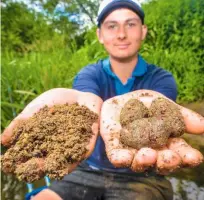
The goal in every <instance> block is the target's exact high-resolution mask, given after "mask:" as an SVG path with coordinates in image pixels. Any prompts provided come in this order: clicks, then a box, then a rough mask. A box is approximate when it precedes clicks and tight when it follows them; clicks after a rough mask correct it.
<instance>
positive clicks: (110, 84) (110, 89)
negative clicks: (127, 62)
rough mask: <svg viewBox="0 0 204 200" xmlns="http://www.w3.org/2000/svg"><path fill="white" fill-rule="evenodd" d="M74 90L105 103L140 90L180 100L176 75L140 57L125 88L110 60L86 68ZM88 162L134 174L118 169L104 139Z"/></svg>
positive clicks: (74, 83) (80, 73) (94, 165)
mask: <svg viewBox="0 0 204 200" xmlns="http://www.w3.org/2000/svg"><path fill="white" fill-rule="evenodd" d="M73 89H76V90H79V91H83V92H91V93H93V94H96V95H98V96H99V97H100V98H102V99H103V101H105V100H107V99H109V98H111V97H114V96H117V95H120V94H124V93H127V92H131V91H135V90H140V89H149V90H154V91H157V92H160V93H162V94H163V95H165V96H167V97H168V98H170V99H172V100H173V101H175V100H176V96H177V87H176V83H175V80H174V78H173V76H172V74H171V73H169V72H167V71H166V70H164V69H162V68H160V67H157V66H155V65H151V64H148V63H147V62H146V61H145V60H144V59H143V58H142V57H141V56H138V62H137V65H136V66H135V69H134V71H133V73H132V76H131V77H130V78H129V79H128V81H127V83H126V84H123V83H122V82H121V81H120V79H119V78H118V77H117V76H116V75H115V74H114V73H113V72H112V70H111V66H110V62H109V59H105V60H100V61H99V62H97V63H95V64H92V65H88V66H86V67H84V68H83V69H82V70H81V71H80V72H79V73H78V74H77V75H76V77H75V79H74V82H73ZM85 162H86V163H87V164H88V165H90V166H93V167H95V168H98V169H101V170H105V171H114V172H119V173H123V172H125V173H127V172H128V173H132V171H131V169H129V168H123V169H122V168H115V167H114V166H113V165H112V164H111V163H110V161H109V160H108V158H107V156H106V152H105V145H104V142H103V140H102V138H101V136H99V137H98V139H97V142H96V145H95V149H94V151H93V153H92V154H91V156H90V157H89V158H88V159H87V160H86V161H85ZM82 165H83V163H82Z"/></svg>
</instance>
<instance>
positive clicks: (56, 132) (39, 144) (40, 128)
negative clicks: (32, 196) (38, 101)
mask: <svg viewBox="0 0 204 200" xmlns="http://www.w3.org/2000/svg"><path fill="white" fill-rule="evenodd" d="M97 121H98V116H97V114H95V113H94V112H92V111H90V110H89V109H88V108H87V107H85V106H79V105H78V104H72V105H68V104H65V105H55V106H53V107H47V106H45V107H44V108H42V109H41V110H40V111H39V112H38V113H36V114H34V115H33V117H31V118H29V119H28V120H26V121H21V122H19V124H18V126H17V127H16V128H15V129H14V131H13V135H14V136H13V140H12V142H11V143H10V144H11V145H10V148H9V149H8V150H7V152H6V153H5V154H4V155H3V156H2V158H1V160H2V170H3V171H4V172H5V173H14V174H16V175H17V177H18V178H19V179H20V180H24V181H28V182H33V181H35V180H38V179H40V178H42V177H43V176H44V174H47V175H48V176H50V177H51V178H55V179H60V178H62V177H63V176H64V175H65V174H67V173H68V169H67V165H68V164H73V163H76V162H79V161H81V160H83V159H84V156H85V154H86V152H87V149H86V147H87V145H88V143H89V141H90V138H91V137H92V135H93V133H92V125H93V123H94V122H97ZM34 158H36V159H43V160H44V162H45V163H44V167H43V169H41V170H39V171H38V170H36V167H35V166H36V162H34V161H33V159H34Z"/></svg>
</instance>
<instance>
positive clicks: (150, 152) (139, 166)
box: [131, 148, 157, 172]
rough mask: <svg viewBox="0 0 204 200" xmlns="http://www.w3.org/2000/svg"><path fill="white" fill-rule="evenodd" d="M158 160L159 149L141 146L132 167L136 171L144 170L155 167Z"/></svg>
mask: <svg viewBox="0 0 204 200" xmlns="http://www.w3.org/2000/svg"><path fill="white" fill-rule="evenodd" d="M156 161H157V151H156V150H154V149H151V148H141V149H140V150H139V151H137V152H136V153H135V156H134V159H133V162H132V165H131V169H132V170H133V171H135V172H144V171H145V170H147V169H148V168H149V167H153V166H154V165H155V163H156Z"/></svg>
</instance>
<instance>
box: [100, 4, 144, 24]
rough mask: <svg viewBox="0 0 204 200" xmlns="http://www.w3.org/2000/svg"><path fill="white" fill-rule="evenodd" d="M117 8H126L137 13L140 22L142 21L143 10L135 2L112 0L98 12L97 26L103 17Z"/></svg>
mask: <svg viewBox="0 0 204 200" xmlns="http://www.w3.org/2000/svg"><path fill="white" fill-rule="evenodd" d="M119 8H128V9H130V10H132V11H133V12H135V13H137V14H138V16H139V17H140V19H141V20H142V23H143V22H144V16H145V15H144V12H143V10H142V9H141V7H140V6H138V5H137V4H135V3H131V2H129V1H122V2H121V1H112V2H111V3H109V4H108V5H107V6H106V7H105V8H104V9H103V10H102V12H101V13H100V14H99V16H98V18H97V22H98V26H100V24H101V23H102V22H103V21H104V19H105V18H106V17H107V16H108V15H109V14H110V13H111V12H113V11H114V10H117V9H119Z"/></svg>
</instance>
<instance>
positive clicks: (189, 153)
mask: <svg viewBox="0 0 204 200" xmlns="http://www.w3.org/2000/svg"><path fill="white" fill-rule="evenodd" d="M167 146H168V148H169V149H170V150H172V151H174V152H176V153H177V154H178V155H179V156H180V157H181V160H182V166H185V167H195V166H197V165H199V164H201V163H202V162H203V159H204V158H203V155H202V153H201V152H199V151H198V150H197V149H194V148H192V147H191V146H190V145H189V144H188V143H187V142H186V141H185V140H184V139H182V138H170V139H169V141H168V144H167Z"/></svg>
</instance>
